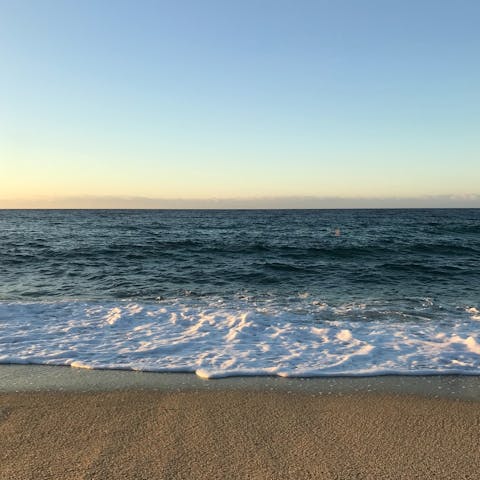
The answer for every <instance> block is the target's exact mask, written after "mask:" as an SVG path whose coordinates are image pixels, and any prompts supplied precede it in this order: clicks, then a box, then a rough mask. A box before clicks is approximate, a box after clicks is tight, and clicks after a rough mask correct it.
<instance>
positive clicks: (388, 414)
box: [0, 389, 480, 480]
mask: <svg viewBox="0 0 480 480" xmlns="http://www.w3.org/2000/svg"><path fill="white" fill-rule="evenodd" d="M479 445H480V403H476V402H471V401H465V400H452V399H446V398H432V397H426V396H420V395H418V396H414V395H385V394H378V393H370V394H368V393H358V394H347V395H320V394H314V393H302V392H299V391H294V392H291V393H288V392H282V391H274V392H266V391H265V392H259V391H248V390H245V391H234V390H228V389H227V390H224V391H178V392H168V391H163V392H162V391H148V390H144V391H140V390H131V391H123V392H122V391H112V392H84V393H74V392H67V393H65V392H64V393H62V392H58V391H57V392H23V393H1V394H0V465H1V467H0V468H1V473H0V478H1V479H2V480H17V479H36V480H40V479H105V480H106V479H245V478H252V479H290V478H291V479H301V478H315V479H354V478H355V479H363V478H365V479H367V478H370V479H376V478H379V479H380V478H381V479H390V478H391V479H400V478H405V479H415V478H421V479H425V478H444V479H461V478H465V479H467V478H471V479H473V478H478V476H477V475H478V472H479V471H480V447H479Z"/></svg>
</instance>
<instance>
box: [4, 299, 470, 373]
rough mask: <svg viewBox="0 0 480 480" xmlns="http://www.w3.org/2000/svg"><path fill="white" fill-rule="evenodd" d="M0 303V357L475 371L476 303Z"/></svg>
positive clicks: (299, 369) (266, 369)
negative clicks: (436, 308)
mask: <svg viewBox="0 0 480 480" xmlns="http://www.w3.org/2000/svg"><path fill="white" fill-rule="evenodd" d="M307 300H308V303H305V305H304V306H302V308H297V309H296V310H293V309H290V308H284V307H279V306H274V305H269V304H261V305H257V304H255V303H249V302H243V303H242V302H237V303H235V302H231V303H227V302H225V301H222V300H219V299H210V300H209V301H201V302H200V301H197V302H195V301H192V302H190V303H189V302H186V301H185V300H182V301H180V300H178V301H172V302H163V303H151V304H138V303H126V302H125V303H123V302H111V303H103V304H99V303H86V302H81V301H70V302H66V301H65V302H45V303H41V302H37V303H18V302H17V303H15V302H0V363H38V364H48V365H71V366H72V367H79V368H109V369H131V370H145V371H162V372H178V371H185V372H195V373H196V374H197V375H199V376H200V377H203V378H215V377H224V376H232V375H278V376H284V377H290V376H322V375H374V374H387V373H392V374H439V373H465V374H480V335H479V333H478V320H480V314H479V311H478V309H477V308H476V307H471V306H465V307H461V308H460V307H459V308H457V309H456V310H455V311H450V312H445V311H442V312H441V313H438V315H437V314H433V313H432V311H431V310H429V309H430V308H433V307H432V306H431V305H426V304H425V305H424V308H423V309H419V310H418V311H415V309H414V311H411V310H410V311H409V310H408V309H405V310H402V311H398V310H392V309H391V308H387V307H386V306H385V305H384V306H382V307H380V306H378V305H373V306H372V305H370V306H369V305H366V304H357V305H352V304H348V305H340V306H336V307H330V306H328V305H327V304H326V303H322V302H317V301H314V300H313V301H310V300H309V299H308V297H306V296H304V297H302V301H305V302H307Z"/></svg>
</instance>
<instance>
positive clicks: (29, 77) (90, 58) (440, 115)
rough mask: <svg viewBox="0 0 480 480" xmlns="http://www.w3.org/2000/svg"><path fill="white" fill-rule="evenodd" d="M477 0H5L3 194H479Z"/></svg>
mask: <svg viewBox="0 0 480 480" xmlns="http://www.w3.org/2000/svg"><path fill="white" fill-rule="evenodd" d="M479 18H480V2H478V1H477V0H471V1H466V0H456V1H454V2H453V1H444V0H402V1H393V0H392V1H390V0H362V1H358V0H332V1H330V0H312V1H310V0H291V1H285V0H271V1H270V0H268V1H267V0H243V1H236V2H234V1H225V0H218V1H211V0H203V1H198V0H181V1H178V0H171V1H162V0H156V1H149V0H141V1H138V0H131V1H125V0H115V1H114V0H111V1H107V0H83V1H81V2H79V1H73V0H71V1H70V0H63V1H59V0H55V1H53V0H42V1H38V0H29V1H27V0H15V1H14V0H0V208H15V207H27V208H34V207H36V206H38V207H45V206H47V207H75V206H79V207H83V206H88V207H95V206H98V207H104V206H107V207H109V208H115V207H125V206H129V205H130V206H133V207H138V206H140V207H145V208H149V207H152V208H153V207H162V206H172V205H173V206H178V205H180V206H182V205H184V206H188V207H195V206H199V207H205V206H207V207H208V206H211V205H213V206H218V207H222V206H226V207H232V208H235V207H236V206H242V207H243V206H247V207H249V206H251V207H255V206H268V207H271V208H275V207H277V206H281V207H288V206H292V207H295V206H304V205H308V206H311V207H315V206H318V207H321V206H324V205H325V206H329V207H330V206H346V207H355V206H363V205H367V206H378V207H382V206H391V205H395V206H404V205H405V206H425V205H427V204H428V205H427V206H465V205H466V206H480V60H479V58H480V57H479V52H480V28H478V25H479V23H478V22H479Z"/></svg>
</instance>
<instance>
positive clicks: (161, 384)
mask: <svg viewBox="0 0 480 480" xmlns="http://www.w3.org/2000/svg"><path fill="white" fill-rule="evenodd" d="M122 390H145V391H149V390H152V391H163V392H181V391H199V392H201V391H242V390H244V391H258V392H261V391H274V392H294V393H310V394H319V395H346V394H363V393H365V394H368V393H373V394H387V395H400V394H405V395H417V396H424V397H432V398H449V399H459V400H470V401H480V375H378V376H368V377H367V376H362V377H360V376H358V377H348V376H339V377H334V376H328V377H326V376H325V377H306V378H293V377H290V378H288V377H274V376H243V377H241V376H240V377H226V378H218V379H210V380H205V379H202V378H200V377H198V376H197V375H195V374H194V373H157V372H138V371H131V370H90V369H83V368H73V367H69V366H49V365H18V364H3V365H0V393H13V392H72V393H75V392H112V391H122Z"/></svg>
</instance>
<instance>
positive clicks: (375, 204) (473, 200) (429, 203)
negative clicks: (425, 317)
mask: <svg viewBox="0 0 480 480" xmlns="http://www.w3.org/2000/svg"><path fill="white" fill-rule="evenodd" d="M37 208H40V209H194V210H195V209H200V210H201V209H220V210H221V209H355V208H374V209H377V208H387V209H389V208H392V209H394V208H480V195H437V196H424V197H405V198H401V197H382V198H379V197H370V198H369V197H362V198H351V197H350V198H348V197H345V198H343V197H308V196H304V197H301V196H291V197H253V198H207V199H182V198H148V197H121V196H117V197H115V196H103V197H97V196H82V197H63V198H48V197H43V198H34V199H13V200H5V199H1V198H0V209H37Z"/></svg>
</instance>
